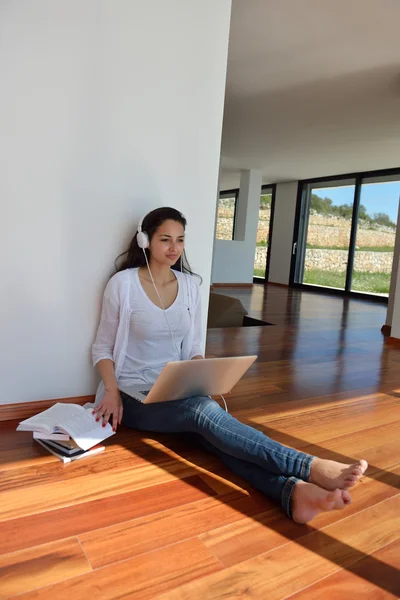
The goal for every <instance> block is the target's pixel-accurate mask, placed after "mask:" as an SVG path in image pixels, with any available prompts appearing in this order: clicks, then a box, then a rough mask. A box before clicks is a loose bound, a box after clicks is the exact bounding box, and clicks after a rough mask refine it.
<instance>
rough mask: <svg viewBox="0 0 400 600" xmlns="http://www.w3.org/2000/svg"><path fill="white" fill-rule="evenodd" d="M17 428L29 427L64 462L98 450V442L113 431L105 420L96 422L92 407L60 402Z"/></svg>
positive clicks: (24, 429)
mask: <svg viewBox="0 0 400 600" xmlns="http://www.w3.org/2000/svg"><path fill="white" fill-rule="evenodd" d="M17 431H32V432H33V439H34V440H35V441H36V442H38V443H39V444H41V446H43V448H46V450H48V451H49V452H51V453H52V454H54V456H57V458H59V459H60V460H61V461H62V462H64V463H67V462H71V461H73V460H78V459H79V458H84V457H85V456H92V455H93V454H98V453H99V452H102V451H103V450H104V449H105V446H103V445H101V442H102V441H104V440H105V439H107V438H108V437H110V436H111V435H114V433H115V432H114V431H113V429H112V427H111V425H110V424H109V423H107V425H106V426H105V427H103V426H102V423H101V421H100V422H96V418H95V417H94V416H93V415H92V409H89V410H88V409H85V408H83V407H82V406H79V405H78V404H62V403H60V402H58V403H57V404H54V406H52V407H51V408H48V409H47V410H44V411H43V412H41V413H39V414H37V415H35V416H34V417H30V418H29V419H25V421H21V422H20V424H19V425H18V427H17Z"/></svg>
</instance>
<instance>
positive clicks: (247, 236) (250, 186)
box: [212, 170, 262, 283]
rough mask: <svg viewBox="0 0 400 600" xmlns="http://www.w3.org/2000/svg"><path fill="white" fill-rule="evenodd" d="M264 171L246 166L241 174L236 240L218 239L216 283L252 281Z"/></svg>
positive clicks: (214, 280) (216, 244) (214, 275)
mask: <svg viewBox="0 0 400 600" xmlns="http://www.w3.org/2000/svg"><path fill="white" fill-rule="evenodd" d="M261 182H262V177H261V172H260V171H257V170H243V171H242V172H241V178H240V190H239V198H238V206H237V210H236V231H235V237H236V238H237V239H235V240H233V241H229V240H217V239H216V240H215V242H214V254H213V268H212V282H213V283H252V281H253V271H254V255H255V247H256V239H257V224H258V211H259V206H260V194H261Z"/></svg>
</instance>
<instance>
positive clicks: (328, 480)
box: [309, 457, 368, 490]
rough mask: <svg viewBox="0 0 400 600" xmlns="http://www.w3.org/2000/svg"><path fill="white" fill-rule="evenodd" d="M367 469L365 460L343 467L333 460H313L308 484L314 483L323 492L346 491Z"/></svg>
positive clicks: (343, 465)
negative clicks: (322, 489)
mask: <svg viewBox="0 0 400 600" xmlns="http://www.w3.org/2000/svg"><path fill="white" fill-rule="evenodd" d="M367 468H368V463H367V461H366V460H359V461H358V462H357V463H354V464H353V465H345V464H343V463H339V462H336V461H334V460H325V459H324V458H317V457H316V458H314V460H313V461H312V463H311V472H310V479H309V481H310V483H315V484H316V485H319V486H320V487H322V488H324V489H325V490H336V489H338V488H339V489H341V490H343V489H346V488H349V487H352V486H353V485H355V484H356V483H357V481H358V480H359V479H360V477H362V475H364V473H365V471H366V470H367Z"/></svg>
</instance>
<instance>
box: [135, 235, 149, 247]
mask: <svg viewBox="0 0 400 600" xmlns="http://www.w3.org/2000/svg"><path fill="white" fill-rule="evenodd" d="M137 243H138V246H139V248H143V249H145V248H148V247H149V236H148V235H147V233H145V232H144V231H138V232H137Z"/></svg>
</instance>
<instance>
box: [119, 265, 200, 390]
mask: <svg viewBox="0 0 400 600" xmlns="http://www.w3.org/2000/svg"><path fill="white" fill-rule="evenodd" d="M134 271H135V273H134V278H133V281H132V285H131V288H130V296H131V298H130V300H131V302H130V304H131V307H132V308H131V313H130V323H129V335H128V344H127V347H126V353H125V358H124V362H123V364H122V368H121V373H120V377H119V382H120V383H123V384H124V385H125V386H127V385H133V384H137V383H147V384H153V383H154V382H155V380H156V379H157V377H158V376H159V374H160V372H161V370H162V368H163V367H164V365H165V364H166V363H167V362H169V361H170V360H181V358H182V341H183V338H184V337H185V335H186V334H187V333H188V332H189V329H190V322H191V319H190V315H189V306H188V303H187V301H186V302H185V297H184V296H185V295H184V293H183V289H182V285H183V282H182V281H181V282H180V283H179V279H178V278H177V279H178V294H177V296H176V298H175V301H174V302H173V304H171V306H170V307H169V308H167V309H166V310H165V313H164V311H163V309H162V308H159V307H158V306H156V305H155V304H154V302H152V301H151V300H150V298H149V297H148V296H147V294H146V292H145V291H144V289H143V286H142V284H141V282H140V279H139V272H138V269H134ZM171 331H172V334H171Z"/></svg>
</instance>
